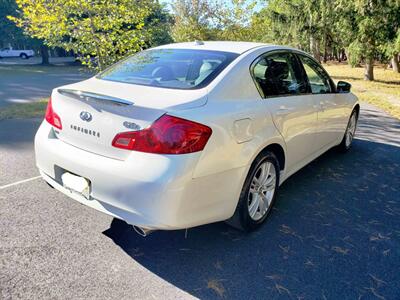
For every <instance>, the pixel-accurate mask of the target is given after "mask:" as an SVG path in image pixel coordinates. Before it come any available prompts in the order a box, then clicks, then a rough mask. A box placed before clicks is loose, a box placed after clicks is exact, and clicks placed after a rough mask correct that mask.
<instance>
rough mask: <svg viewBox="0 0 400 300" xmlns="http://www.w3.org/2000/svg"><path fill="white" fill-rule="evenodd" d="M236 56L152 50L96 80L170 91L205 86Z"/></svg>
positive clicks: (193, 51)
mask: <svg viewBox="0 0 400 300" xmlns="http://www.w3.org/2000/svg"><path fill="white" fill-rule="evenodd" d="M236 57H238V54H236V53H230V52H222V51H207V50H191V49H187V50H186V49H153V50H147V51H142V52H140V53H138V54H136V55H133V56H131V57H128V58H127V59H125V60H123V61H121V62H119V63H117V64H115V65H113V66H111V67H110V68H108V69H107V70H105V71H104V72H103V73H101V74H100V75H98V78H100V79H103V80H111V81H117V82H124V83H132V84H139V85H148V86H153V87H164V88H174V89H196V88H202V87H204V86H206V85H207V84H209V83H210V82H211V81H212V80H213V79H214V78H215V77H216V76H217V75H218V74H219V73H220V72H221V71H222V70H223V69H224V68H225V67H226V66H227V65H228V64H229V63H231V62H232V61H233V60H234V59H235V58H236Z"/></svg>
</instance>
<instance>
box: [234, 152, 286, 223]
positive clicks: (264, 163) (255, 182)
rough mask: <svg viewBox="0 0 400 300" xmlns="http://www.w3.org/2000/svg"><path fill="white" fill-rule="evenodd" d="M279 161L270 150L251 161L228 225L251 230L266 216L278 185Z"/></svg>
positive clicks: (273, 200)
mask: <svg viewBox="0 0 400 300" xmlns="http://www.w3.org/2000/svg"><path fill="white" fill-rule="evenodd" d="M279 170H280V168H279V162H278V159H277V158H276V156H275V155H274V154H273V153H272V152H263V153H261V154H260V155H259V156H258V157H257V158H256V159H255V160H254V162H253V164H252V166H251V168H250V170H249V173H248V175H247V177H246V180H245V182H244V185H243V188H242V191H241V193H240V198H239V202H238V205H237V207H236V210H235V213H234V215H233V216H232V218H231V219H229V220H227V223H228V224H229V225H232V226H233V227H235V228H238V229H240V230H243V231H252V230H254V229H256V228H257V227H259V226H260V225H261V224H262V223H263V222H264V221H265V219H266V218H267V216H268V215H269V213H270V212H271V210H272V206H273V204H274V202H275V198H276V193H277V189H278V186H279Z"/></svg>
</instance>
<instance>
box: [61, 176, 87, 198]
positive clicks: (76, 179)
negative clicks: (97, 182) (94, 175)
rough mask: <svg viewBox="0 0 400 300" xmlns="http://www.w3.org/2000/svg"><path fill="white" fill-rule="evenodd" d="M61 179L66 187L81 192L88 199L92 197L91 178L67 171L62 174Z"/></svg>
mask: <svg viewBox="0 0 400 300" xmlns="http://www.w3.org/2000/svg"><path fill="white" fill-rule="evenodd" d="M61 181H62V184H63V187H64V188H66V189H68V190H70V191H71V192H75V193H78V194H81V195H82V196H83V197H85V198H86V199H88V200H89V199H90V188H91V182H90V180H89V179H87V178H85V177H82V176H79V175H75V174H72V173H70V172H65V173H63V174H62V175H61Z"/></svg>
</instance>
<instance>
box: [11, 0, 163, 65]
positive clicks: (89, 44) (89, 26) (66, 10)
mask: <svg viewBox="0 0 400 300" xmlns="http://www.w3.org/2000/svg"><path fill="white" fill-rule="evenodd" d="M16 2H17V4H18V7H19V9H20V12H21V14H20V16H18V17H10V19H11V20H13V21H14V22H15V23H16V24H17V26H19V27H21V28H23V29H24V31H25V32H26V33H27V34H29V35H31V36H33V37H37V38H41V39H44V41H45V43H46V44H47V45H48V46H50V47H56V46H57V47H61V48H64V49H65V50H67V51H69V50H73V51H74V52H75V53H76V54H77V55H78V58H79V59H80V60H81V61H82V62H83V63H84V64H87V65H88V66H89V67H91V68H94V69H97V70H102V69H104V68H105V67H107V66H109V65H110V64H112V63H114V62H116V61H118V60H119V59H121V58H122V57H124V56H126V55H129V54H131V53H135V52H136V51H139V50H141V48H142V46H144V44H145V41H146V30H145V21H146V18H148V17H149V16H150V14H151V12H152V11H153V8H154V6H155V5H156V4H158V2H156V1H153V0H91V1H88V0H34V1H32V0H16Z"/></svg>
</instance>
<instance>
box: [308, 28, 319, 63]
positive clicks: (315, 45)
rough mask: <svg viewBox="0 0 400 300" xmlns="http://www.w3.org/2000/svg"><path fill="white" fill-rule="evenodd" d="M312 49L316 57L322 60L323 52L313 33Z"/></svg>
mask: <svg viewBox="0 0 400 300" xmlns="http://www.w3.org/2000/svg"><path fill="white" fill-rule="evenodd" d="M310 50H311V53H312V55H313V56H314V58H315V59H316V60H318V61H319V62H320V61H321V54H320V52H319V44H318V41H317V39H316V38H315V37H314V36H312V35H311V36H310Z"/></svg>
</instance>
